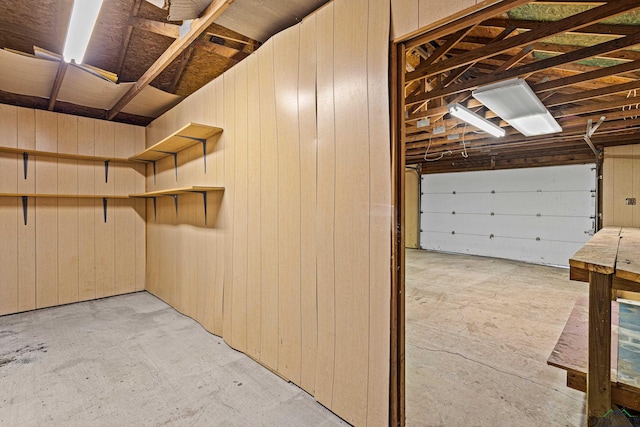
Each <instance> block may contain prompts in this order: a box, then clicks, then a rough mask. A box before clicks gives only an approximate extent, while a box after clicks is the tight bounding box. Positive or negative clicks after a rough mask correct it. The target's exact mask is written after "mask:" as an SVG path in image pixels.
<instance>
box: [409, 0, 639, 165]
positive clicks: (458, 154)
mask: <svg viewBox="0 0 640 427" xmlns="http://www.w3.org/2000/svg"><path fill="white" fill-rule="evenodd" d="M638 9H640V2H638V1H637V0H615V1H609V2H605V1H576V0H573V1H567V0H565V1H537V2H535V1H534V2H526V1H517V0H510V1H503V2H500V3H497V4H494V5H493V6H490V7H487V8H485V9H483V10H480V11H476V12H474V13H473V14H470V15H468V16H465V17H463V18H460V19H458V20H456V21H453V22H450V23H448V24H446V25H444V26H442V27H440V28H436V29H433V30H430V31H428V32H427V33H425V34H423V35H420V36H418V37H416V38H414V39H412V40H409V41H408V42H406V43H405V45H404V46H405V55H404V56H403V59H404V64H403V67H404V69H405V73H404V76H403V77H404V80H403V82H402V85H403V88H404V92H405V93H404V97H403V99H404V103H403V104H404V107H403V108H404V110H405V126H404V131H405V132H404V135H405V137H404V139H405V147H406V156H407V157H406V158H407V164H413V165H420V166H421V167H422V171H423V172H424V173H435V172H452V171H460V170H480V169H499V168H513V167H527V166H543V165H555V164H571V163H588V162H594V161H595V155H596V154H595V152H594V150H593V149H592V148H591V147H590V146H589V145H588V144H587V142H586V140H585V134H586V132H587V125H588V123H589V121H591V124H592V127H593V126H595V125H596V124H597V123H598V122H599V121H600V119H601V117H604V121H603V122H602V124H601V125H600V126H599V127H597V129H596V130H595V131H594V132H593V133H592V135H591V136H590V138H588V139H590V140H591V142H592V145H593V146H594V148H595V151H596V152H597V151H599V150H600V149H601V148H602V147H605V146H610V145H617V144H632V143H637V142H640V90H639V89H640V73H639V72H638V71H639V70H640V46H639V45H640V11H638ZM511 78H523V79H525V80H526V81H527V83H528V84H529V86H531V88H532V89H533V91H534V92H535V93H536V94H537V96H538V98H540V100H541V101H542V102H543V104H544V105H545V106H546V107H547V108H548V110H549V111H550V112H551V114H552V115H553V117H555V119H556V120H557V121H558V123H559V124H560V125H561V126H562V129H563V130H562V132H560V133H556V134H552V135H544V136H535V137H525V136H524V135H522V134H521V133H519V132H518V131H517V130H515V129H513V128H511V127H510V126H509V125H508V124H507V123H506V122H505V121H504V120H501V118H500V117H497V116H496V114H495V113H493V112H492V111H490V110H488V109H487V108H486V107H485V106H484V105H483V104H481V103H480V102H479V101H477V100H476V99H474V98H473V97H472V95H471V92H472V91H473V90H475V89H477V88H479V87H482V86H485V85H488V84H491V83H495V82H499V81H505V80H508V79H511ZM455 102H457V103H460V104H462V105H464V106H466V107H467V108H469V109H471V110H472V111H474V112H476V113H478V114H479V115H481V116H483V117H485V118H487V119H489V120H490V121H492V122H493V123H495V124H496V125H499V126H500V127H502V128H504V129H505V130H506V136H504V137H502V138H497V137H493V136H491V135H489V134H487V133H485V132H482V131H480V130H479V129H477V128H476V127H474V126H472V125H469V124H465V122H463V121H461V120H458V119H456V118H454V117H453V116H451V115H450V114H449V113H448V109H447V105H448V104H450V103H455Z"/></svg>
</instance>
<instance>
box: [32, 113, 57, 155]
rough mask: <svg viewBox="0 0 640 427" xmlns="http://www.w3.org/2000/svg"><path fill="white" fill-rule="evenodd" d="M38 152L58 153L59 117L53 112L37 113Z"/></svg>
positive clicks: (36, 147)
mask: <svg viewBox="0 0 640 427" xmlns="http://www.w3.org/2000/svg"><path fill="white" fill-rule="evenodd" d="M35 129H36V135H35V136H36V141H35V142H36V146H35V149H36V150H40V151H52V152H54V153H55V152H57V151H58V115H57V114H56V113H53V112H51V111H43V110H36V111H35Z"/></svg>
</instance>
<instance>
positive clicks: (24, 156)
mask: <svg viewBox="0 0 640 427" xmlns="http://www.w3.org/2000/svg"><path fill="white" fill-rule="evenodd" d="M22 165H23V169H24V179H27V169H28V168H29V153H27V152H24V153H22Z"/></svg>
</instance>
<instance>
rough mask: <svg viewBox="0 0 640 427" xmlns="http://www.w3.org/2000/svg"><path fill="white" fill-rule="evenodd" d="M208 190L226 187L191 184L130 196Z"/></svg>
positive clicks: (151, 195)
mask: <svg viewBox="0 0 640 427" xmlns="http://www.w3.org/2000/svg"><path fill="white" fill-rule="evenodd" d="M208 191H224V187H209V186H204V185H191V186H189V187H177V188H166V189H164V190H156V191H147V192H146V193H140V194H131V195H129V197H157V196H172V195H175V194H187V193H202V192H208Z"/></svg>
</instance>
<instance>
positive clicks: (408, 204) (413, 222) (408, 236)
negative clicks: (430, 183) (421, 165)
mask: <svg viewBox="0 0 640 427" xmlns="http://www.w3.org/2000/svg"><path fill="white" fill-rule="evenodd" d="M420 179H421V177H420V173H419V172H418V171H417V170H415V169H405V171H404V192H405V195H404V246H405V247H406V248H413V249H417V248H419V247H420Z"/></svg>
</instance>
